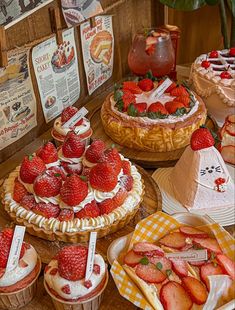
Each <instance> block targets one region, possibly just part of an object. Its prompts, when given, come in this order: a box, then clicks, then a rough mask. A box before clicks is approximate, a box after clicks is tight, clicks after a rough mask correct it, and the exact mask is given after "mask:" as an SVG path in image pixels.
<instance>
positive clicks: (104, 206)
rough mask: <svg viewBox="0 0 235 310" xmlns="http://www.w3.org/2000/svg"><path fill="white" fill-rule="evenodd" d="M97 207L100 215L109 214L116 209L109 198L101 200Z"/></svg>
mask: <svg viewBox="0 0 235 310" xmlns="http://www.w3.org/2000/svg"><path fill="white" fill-rule="evenodd" d="M98 206H99V208H100V215H103V214H109V213H110V212H112V211H113V210H114V209H116V207H117V206H116V204H115V202H114V200H113V199H111V198H108V199H105V200H103V201H102V202H100V203H99V204H98Z"/></svg>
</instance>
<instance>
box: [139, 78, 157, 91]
mask: <svg viewBox="0 0 235 310" xmlns="http://www.w3.org/2000/svg"><path fill="white" fill-rule="evenodd" d="M138 86H139V87H140V88H141V89H142V90H143V91H150V90H152V89H153V87H154V84H153V81H152V80H151V79H143V80H140V81H139V82H138Z"/></svg>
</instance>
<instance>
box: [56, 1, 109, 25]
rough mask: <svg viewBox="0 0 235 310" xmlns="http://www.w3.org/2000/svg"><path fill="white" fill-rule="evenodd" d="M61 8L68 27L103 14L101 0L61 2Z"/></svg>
mask: <svg viewBox="0 0 235 310" xmlns="http://www.w3.org/2000/svg"><path fill="white" fill-rule="evenodd" d="M61 6H62V10H63V14H64V19H65V21H66V23H67V26H68V27H71V26H75V25H77V24H79V23H81V22H83V21H84V20H85V19H88V18H90V17H92V16H95V15H97V14H100V13H102V12H103V9H102V6H101V4H100V1H99V0H61Z"/></svg>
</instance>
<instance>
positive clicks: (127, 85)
mask: <svg viewBox="0 0 235 310" xmlns="http://www.w3.org/2000/svg"><path fill="white" fill-rule="evenodd" d="M122 88H123V89H124V90H129V91H130V92H131V93H132V94H141V93H142V92H143V91H142V90H141V89H140V88H139V86H138V85H137V82H134V81H126V82H123V84H122Z"/></svg>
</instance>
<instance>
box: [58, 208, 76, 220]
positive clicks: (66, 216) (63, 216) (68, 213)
mask: <svg viewBox="0 0 235 310" xmlns="http://www.w3.org/2000/svg"><path fill="white" fill-rule="evenodd" d="M73 219H74V212H73V210H69V209H62V210H61V211H60V214H59V216H58V220H59V221H61V222H63V221H66V222H68V221H72V220H73Z"/></svg>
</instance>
